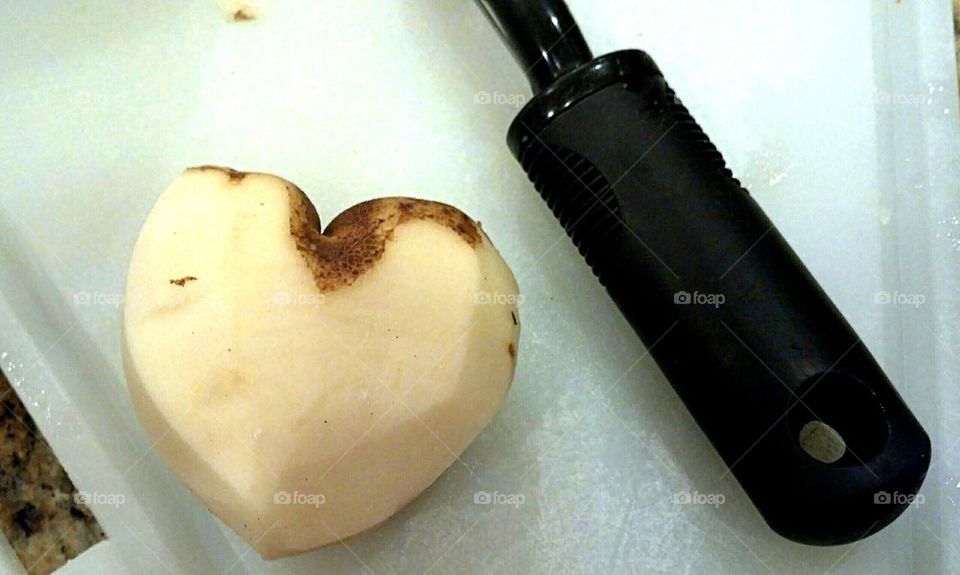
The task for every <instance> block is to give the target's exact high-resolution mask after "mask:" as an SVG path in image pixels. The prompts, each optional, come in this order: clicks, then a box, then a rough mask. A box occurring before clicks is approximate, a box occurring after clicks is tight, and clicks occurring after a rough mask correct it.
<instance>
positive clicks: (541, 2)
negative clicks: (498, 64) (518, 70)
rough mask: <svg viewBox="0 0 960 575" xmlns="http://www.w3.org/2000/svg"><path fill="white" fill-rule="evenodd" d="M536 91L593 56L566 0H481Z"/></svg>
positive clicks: (484, 9)
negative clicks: (564, 0)
mask: <svg viewBox="0 0 960 575" xmlns="http://www.w3.org/2000/svg"><path fill="white" fill-rule="evenodd" d="M477 3H478V4H479V5H480V8H481V9H483V11H484V13H485V14H486V15H487V18H488V19H489V20H490V23H491V24H493V27H494V28H496V30H497V32H498V33H499V34H500V38H502V39H503V41H504V42H505V43H506V44H507V46H509V47H510V50H511V51H512V52H513V56H514V58H516V60H517V62H518V63H519V64H520V66H521V67H522V68H523V70H524V72H525V73H526V75H527V79H528V80H530V85H531V87H532V88H533V92H534V93H537V92H540V91H541V90H543V89H544V88H546V87H547V86H549V85H550V84H552V83H553V82H554V80H556V79H557V78H559V77H560V76H563V75H564V74H565V73H567V72H569V71H570V70H573V69H574V68H576V67H578V66H580V65H581V64H585V63H587V62H589V61H590V60H591V59H592V58H593V54H591V52H590V48H589V46H587V42H586V40H584V39H583V34H582V33H581V32H580V27H579V26H577V22H576V20H574V19H573V16H572V15H571V14H570V10H568V9H567V5H566V3H564V2H563V0H477Z"/></svg>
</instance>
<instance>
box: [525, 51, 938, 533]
mask: <svg viewBox="0 0 960 575" xmlns="http://www.w3.org/2000/svg"><path fill="white" fill-rule="evenodd" d="M508 142H509V144H510V146H511V149H512V150H513V151H514V153H515V155H516V156H517V158H518V159H519V160H520V162H521V164H522V166H523V168H524V170H525V171H526V172H527V173H528V175H529V176H530V179H531V180H532V181H533V182H534V184H535V186H536V188H537V190H538V191H539V192H540V194H541V195H542V196H543V198H544V199H545V200H546V202H547V205H548V206H549V207H550V209H551V210H552V211H553V213H554V214H555V215H556V216H557V218H558V219H559V220H560V222H561V224H562V225H563V227H564V228H565V229H566V231H567V233H568V234H569V235H570V237H571V238H572V239H573V241H574V243H575V244H576V245H577V247H578V249H579V250H580V252H581V253H582V254H583V255H584V257H585V258H586V260H587V262H588V263H589V265H590V266H591V267H592V269H593V271H594V272H595V273H596V275H597V276H598V278H599V279H600V281H601V282H602V283H603V284H604V285H605V286H606V288H607V290H608V291H609V293H610V295H611V297H612V298H613V299H614V300H615V302H616V304H617V305H618V307H619V308H620V309H621V310H622V312H623V313H624V315H625V316H626V318H627V319H628V321H629V322H630V323H631V325H632V326H633V327H634V329H635V330H636V331H637V332H638V333H639V335H640V336H641V338H642V339H643V341H644V342H645V343H646V344H647V345H648V346H649V348H650V353H651V355H652V356H653V357H654V359H655V360H656V361H657V363H658V365H659V366H660V368H661V369H662V370H663V372H664V373H665V374H666V376H667V378H668V379H669V380H670V382H671V384H672V385H673V387H674V388H675V389H676V391H677V393H678V394H679V395H680V397H681V398H682V399H683V401H684V403H685V404H686V406H687V407H688V409H689V410H690V412H691V413H692V414H693V416H694V418H695V419H696V420H697V422H698V424H699V425H700V427H701V428H702V429H703V431H704V432H705V433H706V435H707V436H708V438H709V439H710V441H711V442H712V443H713V444H714V446H715V447H716V449H717V450H718V452H719V453H720V455H721V456H722V457H723V459H724V461H725V462H726V464H727V465H728V466H729V467H730V468H731V470H732V473H733V475H734V476H736V478H737V480H738V481H739V482H740V484H741V485H742V486H743V488H744V489H745V490H746V492H747V494H748V495H749V496H750V498H751V500H752V501H753V502H754V504H755V505H756V506H757V508H758V509H759V510H760V512H761V514H762V515H763V516H764V518H765V520H766V521H767V522H768V523H769V524H770V526H771V527H772V528H773V529H774V530H776V531H777V532H779V533H780V534H782V535H784V536H786V537H788V538H790V539H793V540H796V541H800V542H804V543H811V544H822V545H827V544H839V543H846V542H850V541H855V540H858V539H860V538H862V537H865V536H867V535H869V534H871V533H874V532H876V531H877V530H879V529H881V528H882V527H884V526H885V525H887V524H888V523H890V522H891V521H892V520H893V519H895V518H896V517H897V516H898V515H899V514H900V512H902V511H903V509H904V508H905V507H906V506H907V504H908V503H909V502H910V500H911V498H910V496H911V495H912V494H915V493H916V491H917V490H918V489H919V487H920V484H921V483H922V481H923V478H924V476H925V474H926V470H927V467H928V465H929V461H930V442H929V439H928V438H927V435H926V433H925V432H924V431H923V429H922V427H921V426H920V424H919V423H918V422H917V420H916V418H915V417H914V416H913V414H912V413H911V412H910V410H909V409H908V408H907V406H906V405H905V404H904V403H903V401H902V399H901V398H900V396H899V395H898V394H897V392H896V390H895V389H894V388H893V386H892V385H891V383H890V381H889V380H888V379H887V378H886V376H885V375H884V373H883V372H882V370H881V369H880V368H879V366H878V365H877V363H876V362H875V360H874V359H873V357H872V356H871V355H870V353H869V351H868V350H867V349H866V347H865V346H864V345H863V343H862V342H861V341H860V339H859V338H858V337H857V335H856V334H855V333H854V331H853V330H852V329H851V327H850V326H849V325H848V324H847V322H846V321H845V320H844V319H843V317H842V316H841V315H840V313H839V312H838V310H837V309H836V308H835V307H834V306H833V304H832V303H831V302H830V300H829V298H828V297H827V296H826V294H825V293H824V292H823V290H822V289H821V288H820V286H819V285H818V284H817V282H816V281H815V280H814V278H813V277H812V276H811V275H810V273H809V272H808V271H807V269H806V268H805V267H804V265H803V264H802V262H801V261H800V260H799V259H798V258H797V256H796V254H795V253H794V252H793V251H792V250H791V249H790V247H789V246H788V245H787V243H786V241H785V240H784V238H783V237H782V236H781V235H780V233H779V232H778V231H777V229H776V228H775V227H774V226H773V224H772V223H771V222H770V220H769V219H768V218H767V217H766V215H764V213H763V211H762V210H761V209H760V207H759V206H758V205H757V203H756V202H755V201H754V200H753V199H752V198H751V197H750V195H749V194H748V192H747V191H746V190H745V189H743V187H742V186H741V185H740V183H739V182H738V181H737V180H736V179H734V177H733V175H732V173H731V172H730V170H729V169H727V167H726V165H725V163H724V161H723V158H722V157H721V155H720V153H719V152H718V151H717V150H716V148H715V147H714V146H713V144H711V143H710V140H709V139H708V138H707V137H706V135H704V133H703V131H702V130H701V129H700V127H699V126H698V125H697V124H696V122H695V121H694V119H693V118H692V117H691V116H690V114H689V113H688V111H687V110H686V108H684V106H683V105H682V104H681V103H680V101H679V100H678V99H677V98H676V96H675V94H674V93H673V91H672V90H671V89H670V88H669V87H668V85H667V84H666V82H665V81H664V79H663V76H662V74H661V73H660V71H659V69H658V68H657V66H656V65H655V64H654V62H653V61H652V60H651V59H650V57H649V56H647V55H646V54H645V53H643V52H639V51H624V52H617V53H613V54H609V55H607V56H603V57H600V58H597V59H595V60H594V61H592V62H590V63H588V64H585V65H583V66H581V67H579V68H577V69H576V70H574V71H573V72H570V73H568V74H566V75H565V76H563V77H562V78H560V79H559V80H557V81H556V82H554V84H553V85H551V86H550V87H549V88H547V89H546V90H545V91H544V92H542V93H541V94H539V95H538V96H537V97H535V98H534V99H533V100H532V101H531V102H530V103H529V104H528V105H527V106H526V107H525V108H524V109H523V110H522V111H521V113H520V114H519V115H518V117H517V119H516V120H515V121H514V123H513V125H512V126H511V128H510V132H509V135H508ZM817 422H820V423H823V424H826V426H828V427H824V426H822V425H820V424H819V423H817ZM811 424H812V425H811ZM831 430H833V431H834V432H836V433H835V434H833V433H830V431H831ZM836 434H839V436H840V437H842V440H843V444H845V449H842V450H841V451H839V452H838V451H837V450H833V451H834V452H835V454H836V455H837V456H840V454H841V453H842V456H840V457H839V459H836V457H834V456H831V454H830V453H829V452H830V451H831V450H830V449H827V452H828V453H826V454H824V455H821V456H819V457H820V459H821V460H818V459H815V458H814V457H812V456H811V455H809V453H810V452H811V446H810V443H811V442H812V443H814V444H815V443H817V442H816V441H815V440H814V439H811V438H817V437H820V438H821V439H822V438H827V439H829V438H833V439H834V441H833V443H831V442H830V441H827V440H825V441H821V442H820V447H821V448H824V446H826V448H829V447H830V446H833V447H836V440H835V438H836ZM814 447H816V446H814ZM826 461H830V462H829V463H828V462H826Z"/></svg>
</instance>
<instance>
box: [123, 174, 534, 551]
mask: <svg viewBox="0 0 960 575" xmlns="http://www.w3.org/2000/svg"><path fill="white" fill-rule="evenodd" d="M517 301H518V296H517V284H516V281H515V280H514V278H513V274H512V273H511V271H510V269H509V268H508V267H507V265H506V264H505V263H504V261H503V259H502V258H501V257H500V255H499V253H497V251H496V249H495V248H494V247H493V245H492V244H491V243H490V240H489V238H487V236H486V234H484V232H483V231H482V230H481V229H480V226H479V224H478V223H476V222H474V221H473V220H471V219H470V218H469V217H467V216H466V215H464V214H463V213H462V212H460V211H459V210H457V209H455V208H453V207H450V206H447V205H444V204H440V203H436V202H429V201H424V200H416V199H409V198H382V199H377V200H371V201H368V202H364V203H361V204H358V205H356V206H354V207H352V208H350V209H348V210H346V211H345V212H343V213H342V214H341V215H340V216H338V217H337V218H335V219H334V220H333V221H332V222H331V223H330V224H329V225H328V226H327V228H326V229H325V230H324V231H323V233H321V231H320V221H319V218H318V217H317V213H316V211H315V210H314V207H313V205H312V204H311V203H310V201H309V200H308V199H307V197H306V196H305V195H304V194H303V192H302V191H300V189H298V188H297V187H296V186H294V185H293V184H291V183H289V182H287V181H285V180H283V179H281V178H278V177H276V176H271V175H267V174H255V173H243V172H237V171H234V170H230V169H226V168H216V167H202V168H192V169H189V170H187V171H186V172H185V173H184V174H183V175H182V176H181V177H180V178H179V179H177V180H176V181H175V182H174V183H173V184H172V185H171V186H170V187H169V188H168V189H167V190H166V191H165V192H164V193H163V195H162V196H161V197H160V199H159V200H158V201H157V204H156V206H155V207H154V208H153V211H152V212H151V213H150V215H149V217H148V218H147V221H146V223H145V224H144V226H143V230H142V231H141V233H140V237H139V239H138V241H137V244H136V247H135V248H134V252H133V257H132V260H131V262H130V270H129V274H128V276H127V291H126V297H125V306H124V312H123V313H124V317H123V347H124V368H125V371H126V375H127V381H128V384H129V388H130V391H131V394H132V396H133V399H134V404H135V406H136V409H137V412H138V414H139V416H140V419H141V420H142V422H143V424H144V426H145V428H146V430H147V433H148V435H149V438H150V440H151V442H153V443H155V446H154V447H155V449H156V450H157V451H158V452H159V453H160V454H161V455H162V456H163V458H164V459H165V460H166V461H167V462H168V463H169V465H170V467H171V468H172V469H173V471H174V472H175V473H176V474H177V475H178V476H179V477H180V478H181V479H182V480H183V482H184V483H185V484H186V485H187V486H188V487H189V488H190V489H191V491H193V492H194V493H195V494H196V495H197V497H199V498H200V499H201V500H202V501H203V503H204V504H205V505H206V506H207V507H208V508H209V509H210V510H211V511H212V512H213V513H215V514H216V515H217V516H219V517H220V518H221V519H222V520H223V521H224V522H225V523H227V524H228V525H229V526H230V527H231V528H233V529H234V530H235V531H236V532H237V533H239V534H240V535H241V536H242V537H243V538H244V539H245V540H246V541H248V542H249V543H250V544H251V545H253V546H254V548H255V549H256V550H257V551H258V552H259V553H260V554H261V555H262V556H263V557H265V558H274V557H279V556H284V555H290V554H294V553H299V552H302V551H305V550H308V549H312V548H315V547H319V546H322V545H325V544H328V543H331V542H334V541H337V540H340V539H343V538H345V537H348V536H350V535H353V534H355V533H359V532H361V531H363V530H365V529H369V528H370V527H373V526H374V525H376V524H378V523H380V522H382V521H384V520H385V519H387V518H388V517H390V516H391V515H393V514H394V513H396V512H397V511H398V510H399V509H401V508H402V507H403V506H404V505H406V504H407V503H409V502H410V501H411V500H412V499H413V498H415V497H416V496H417V495H418V494H419V493H421V492H422V491H423V490H424V489H426V488H427V487H428V486H429V485H430V484H431V483H432V482H433V481H434V480H435V479H437V477H438V476H439V475H440V474H441V473H442V472H443V471H444V470H445V469H446V468H447V467H448V466H450V465H451V463H453V462H454V461H455V459H456V457H457V456H458V455H459V454H460V453H461V452H462V451H463V450H464V449H465V448H466V447H467V445H468V444H469V443H470V442H471V441H472V440H473V439H474V438H475V437H476V436H477V434H479V433H480V431H481V430H482V429H483V428H484V427H485V426H486V425H487V424H488V423H489V422H490V420H491V419H492V418H493V416H494V415H495V414H496V412H497V410H498V409H499V408H500V406H501V405H502V403H503V401H504V398H505V396H506V393H507V390H508V389H509V387H510V384H511V381H512V379H513V373H514V366H515V363H516V356H517V338H518V335H519V330H520V326H519V314H518V310H517V306H516V303H517Z"/></svg>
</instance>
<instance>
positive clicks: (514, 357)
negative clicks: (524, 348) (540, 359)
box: [507, 343, 517, 359]
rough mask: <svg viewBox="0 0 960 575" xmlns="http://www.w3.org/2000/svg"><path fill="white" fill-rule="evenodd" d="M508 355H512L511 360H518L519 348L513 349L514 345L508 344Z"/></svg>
mask: <svg viewBox="0 0 960 575" xmlns="http://www.w3.org/2000/svg"><path fill="white" fill-rule="evenodd" d="M507 353H509V354H510V359H517V348H515V347H513V344H512V343H508V344H507Z"/></svg>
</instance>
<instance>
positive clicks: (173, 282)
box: [170, 276, 197, 287]
mask: <svg viewBox="0 0 960 575" xmlns="http://www.w3.org/2000/svg"><path fill="white" fill-rule="evenodd" d="M192 281H197V278H195V277H193V276H183V277H182V278H180V279H178V280H170V284H171V285H178V286H180V287H183V286H185V285H187V282H192Z"/></svg>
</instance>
